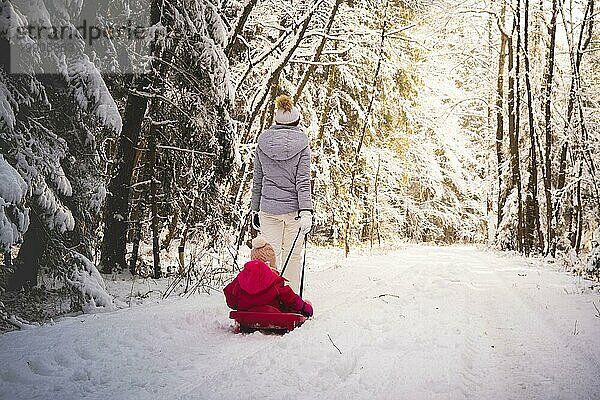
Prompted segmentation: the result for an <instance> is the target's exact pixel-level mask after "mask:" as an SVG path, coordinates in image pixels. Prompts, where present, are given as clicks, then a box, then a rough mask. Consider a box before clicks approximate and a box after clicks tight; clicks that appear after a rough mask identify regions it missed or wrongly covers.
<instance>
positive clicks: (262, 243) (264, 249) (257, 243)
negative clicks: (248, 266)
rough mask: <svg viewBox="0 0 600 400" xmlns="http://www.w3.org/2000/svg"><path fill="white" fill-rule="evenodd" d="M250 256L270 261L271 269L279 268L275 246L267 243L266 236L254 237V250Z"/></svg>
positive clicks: (266, 261)
mask: <svg viewBox="0 0 600 400" xmlns="http://www.w3.org/2000/svg"><path fill="white" fill-rule="evenodd" d="M250 258H251V259H253V260H261V261H264V262H265V263H268V264H269V266H270V267H271V269H274V270H277V261H276V258H275V251H274V250H273V247H272V246H271V245H270V244H269V243H267V241H266V240H265V238H264V237H262V236H257V237H255V238H254V239H252V250H251V251H250Z"/></svg>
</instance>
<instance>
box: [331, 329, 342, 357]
mask: <svg viewBox="0 0 600 400" xmlns="http://www.w3.org/2000/svg"><path fill="white" fill-rule="evenodd" d="M327 337H328V338H329V341H330V342H331V344H332V345H333V347H335V348H336V350H337V351H339V352H340V354H342V351H341V350H340V348H339V347H337V346H336V345H335V343H333V339H331V336H329V333H328V334H327Z"/></svg>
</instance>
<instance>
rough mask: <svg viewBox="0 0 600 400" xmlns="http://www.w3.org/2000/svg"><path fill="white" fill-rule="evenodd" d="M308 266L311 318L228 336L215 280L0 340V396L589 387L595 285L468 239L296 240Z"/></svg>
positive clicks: (266, 395)
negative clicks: (183, 294) (277, 331)
mask: <svg viewBox="0 0 600 400" xmlns="http://www.w3.org/2000/svg"><path fill="white" fill-rule="evenodd" d="M308 263H309V264H308V265H309V268H308V271H307V281H306V293H305V294H306V297H307V298H308V299H310V300H311V301H312V303H313V305H314V306H315V317H314V318H312V319H311V320H309V321H307V322H306V323H305V324H304V326H302V327H301V328H299V329H296V330H295V331H293V332H291V333H289V334H286V335H284V336H273V335H264V334H261V333H254V334H249V335H241V334H234V333H233V332H232V329H231V321H230V320H229V319H228V311H229V310H228V309H227V307H226V305H225V301H224V298H223V295H222V294H221V292H212V294H211V295H197V296H192V297H190V298H179V297H171V298H169V299H167V300H164V301H161V302H153V303H152V304H144V305H141V306H134V307H132V308H126V309H121V310H118V311H115V312H110V313H104V314H93V315H82V316H76V317H68V318H63V319H62V320H60V321H57V322H56V323H55V324H53V325H46V326H42V327H40V328H34V329H28V330H27V331H20V332H10V333H7V334H4V335H2V336H0V348H1V349H2V351H1V352H0V363H1V365H2V368H1V369H0V398H7V399H8V398H10V399H15V400H17V399H31V398H61V399H102V398H111V399H159V398H165V399H166V398H169V399H173V398H187V399H255V398H262V399H301V398H302V399H349V398H351V399H402V398H407V399H461V398H472V399H478V400H479V399H528V400H529V399H550V398H557V399H558V398H560V399H575V398H577V399H593V398H597V395H598V393H600V381H599V380H598V371H600V354H599V353H598V350H597V349H598V348H600V347H599V346H600V318H596V317H594V314H595V310H594V307H593V304H592V302H593V301H594V300H597V299H598V292H597V290H598V289H597V287H596V289H590V288H589V286H590V285H591V282H589V281H585V280H581V279H580V278H577V277H574V276H571V275H568V274H566V273H564V272H560V271H556V270H555V269H554V268H553V267H552V265H550V264H546V263H542V262H539V261H535V260H531V259H529V260H528V259H523V258H520V257H517V256H510V255H500V254H495V253H490V252H486V251H483V250H479V249H476V248H473V247H454V246H453V247H428V246H407V247H404V248H398V249H395V250H390V251H379V252H373V253H371V252H370V251H364V252H362V253H359V252H354V253H351V256H350V257H349V258H348V259H344V258H343V252H342V251H341V250H337V249H335V250H332V249H314V248H311V249H310V253H309V257H308ZM128 285H131V283H129V284H128ZM131 291H132V292H133V288H131ZM334 345H335V346H337V348H339V351H338V350H337V349H336V347H335V346H334Z"/></svg>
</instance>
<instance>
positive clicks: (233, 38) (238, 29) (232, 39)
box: [225, 0, 257, 59]
mask: <svg viewBox="0 0 600 400" xmlns="http://www.w3.org/2000/svg"><path fill="white" fill-rule="evenodd" d="M256 2H257V0H248V1H247V2H246V5H245V6H244V9H243V10H242V13H241V14H240V17H239V18H238V20H237V21H236V23H235V27H234V28H233V30H232V31H231V32H230V34H229V40H228V42H227V46H226V47H225V55H226V56H227V58H229V59H231V57H232V55H233V49H234V48H235V44H236V43H237V37H238V36H239V35H240V34H241V33H242V31H243V30H244V26H245V25H246V21H248V17H250V13H251V12H252V9H253V8H254V6H255V5H256Z"/></svg>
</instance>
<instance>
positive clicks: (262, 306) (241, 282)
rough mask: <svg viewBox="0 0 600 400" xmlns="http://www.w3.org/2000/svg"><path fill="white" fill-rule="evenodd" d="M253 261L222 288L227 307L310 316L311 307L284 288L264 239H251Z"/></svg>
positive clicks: (283, 281) (269, 247) (271, 249)
mask: <svg viewBox="0 0 600 400" xmlns="http://www.w3.org/2000/svg"><path fill="white" fill-rule="evenodd" d="M250 258H252V261H248V262H247V263H246V264H245V265H244V269H243V270H242V272H240V273H239V274H238V276H237V277H236V278H235V279H234V280H233V281H232V282H231V283H230V284H229V285H227V286H226V287H225V289H224V290H223V292H225V299H226V300H227V305H228V306H229V307H230V308H232V309H234V310H241V311H257V312H294V313H299V314H302V315H304V316H305V317H311V316H312V315H313V308H312V305H311V304H310V303H309V302H306V301H304V300H302V298H301V297H300V296H298V295H297V294H296V293H294V291H293V290H292V289H291V288H290V287H289V286H285V285H284V283H285V279H284V278H282V277H281V276H279V274H278V273H277V264H276V261H275V252H274V251H273V247H271V245H270V244H268V243H267V242H266V241H265V239H264V238H262V237H260V236H259V237H257V238H255V239H254V240H252V251H251V253H250Z"/></svg>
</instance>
